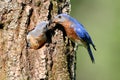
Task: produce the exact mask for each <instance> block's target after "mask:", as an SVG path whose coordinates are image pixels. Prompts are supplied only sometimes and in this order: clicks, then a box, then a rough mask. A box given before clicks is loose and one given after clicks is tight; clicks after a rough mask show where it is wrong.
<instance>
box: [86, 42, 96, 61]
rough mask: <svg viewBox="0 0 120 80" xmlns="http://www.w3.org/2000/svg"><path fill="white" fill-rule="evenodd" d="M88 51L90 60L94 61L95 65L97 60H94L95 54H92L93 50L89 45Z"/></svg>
mask: <svg viewBox="0 0 120 80" xmlns="http://www.w3.org/2000/svg"><path fill="white" fill-rule="evenodd" d="M87 50H88V53H89V56H90V58H91V60H92V63H95V60H94V57H93V54H92V51H91V48H90V45H89V44H88V46H87Z"/></svg>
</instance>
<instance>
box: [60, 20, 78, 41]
mask: <svg viewBox="0 0 120 80" xmlns="http://www.w3.org/2000/svg"><path fill="white" fill-rule="evenodd" d="M62 25H63V27H64V29H65V31H66V34H67V36H68V37H69V38H70V39H72V40H74V41H76V40H79V39H80V38H79V37H78V36H77V34H76V33H75V31H74V29H73V28H71V27H70V26H71V23H70V21H66V22H64V23H62Z"/></svg>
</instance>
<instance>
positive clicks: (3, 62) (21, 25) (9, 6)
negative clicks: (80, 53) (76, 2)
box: [0, 0, 75, 80]
mask: <svg viewBox="0 0 120 80" xmlns="http://www.w3.org/2000/svg"><path fill="white" fill-rule="evenodd" d="M70 6H71V5H70V1H69V0H17V1H16V0H1V1H0V39H1V40H0V80H74V79H75V52H74V49H73V48H74V44H72V43H71V41H69V40H68V38H67V37H66V35H65V31H64V29H62V28H61V27H60V25H56V27H55V28H54V29H51V30H49V31H48V33H47V36H48V41H47V42H46V43H45V44H44V45H43V47H41V48H40V49H38V50H34V49H29V48H27V42H26V35H27V33H28V32H29V31H30V30H32V29H33V28H34V27H35V26H36V24H37V23H39V22H40V21H43V20H50V19H52V18H53V17H54V16H55V15H57V14H58V13H69V12H70ZM51 26H55V24H54V25H51Z"/></svg>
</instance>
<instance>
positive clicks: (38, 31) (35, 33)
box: [27, 21, 48, 49]
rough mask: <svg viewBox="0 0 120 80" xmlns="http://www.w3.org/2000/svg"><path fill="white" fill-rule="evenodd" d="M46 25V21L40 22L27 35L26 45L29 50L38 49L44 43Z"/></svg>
mask: <svg viewBox="0 0 120 80" xmlns="http://www.w3.org/2000/svg"><path fill="white" fill-rule="evenodd" d="M47 25H48V22H47V21H42V22H40V23H39V24H38V25H37V26H36V27H35V29H34V30H32V31H30V32H29V33H28V35H27V43H28V46H29V47H30V48H32V49H38V48H39V47H41V46H42V45H43V44H44V43H45V42H46V40H47V37H46V32H47V31H48V28H47Z"/></svg>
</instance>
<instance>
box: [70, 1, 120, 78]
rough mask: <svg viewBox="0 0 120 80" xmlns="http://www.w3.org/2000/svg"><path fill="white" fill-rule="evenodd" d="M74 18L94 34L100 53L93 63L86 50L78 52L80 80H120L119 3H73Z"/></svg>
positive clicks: (72, 14) (80, 48)
mask: <svg viewBox="0 0 120 80" xmlns="http://www.w3.org/2000/svg"><path fill="white" fill-rule="evenodd" d="M71 4H72V6H71V7H72V10H71V16H73V17H74V18H76V19H77V20H79V21H80V22H81V23H82V24H83V25H84V26H85V27H86V29H87V31H88V32H89V34H90V35H91V37H92V39H93V41H94V43H95V45H96V48H97V51H94V50H93V48H92V51H93V54H94V57H95V60H96V63H95V64H92V63H91V60H90V58H89V55H88V53H87V50H86V49H85V48H83V47H79V50H78V53H77V71H76V73H77V75H76V76H77V80H120V0H71Z"/></svg>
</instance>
